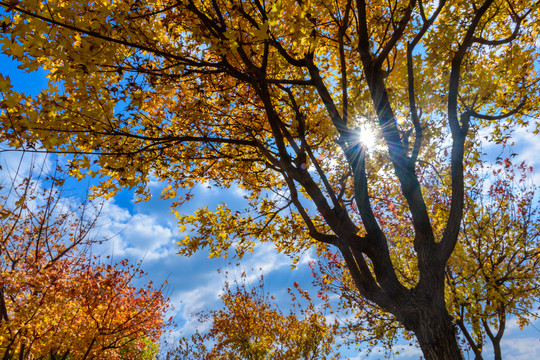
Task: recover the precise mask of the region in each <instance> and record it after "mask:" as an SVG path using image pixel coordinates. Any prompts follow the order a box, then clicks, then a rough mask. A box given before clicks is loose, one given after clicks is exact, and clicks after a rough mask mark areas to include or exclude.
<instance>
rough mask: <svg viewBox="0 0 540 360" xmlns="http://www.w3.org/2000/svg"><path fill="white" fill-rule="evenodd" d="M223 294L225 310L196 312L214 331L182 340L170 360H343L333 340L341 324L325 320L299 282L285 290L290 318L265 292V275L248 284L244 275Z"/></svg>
mask: <svg viewBox="0 0 540 360" xmlns="http://www.w3.org/2000/svg"><path fill="white" fill-rule="evenodd" d="M226 276H227V275H226ZM223 291H224V293H223V294H222V295H221V302H222V304H223V308H222V309H219V310H211V311H206V312H202V313H200V314H198V320H199V321H200V322H201V323H211V326H210V329H209V330H208V331H207V332H204V333H200V332H196V333H195V334H194V335H192V336H191V337H189V338H185V337H184V338H181V339H180V341H179V344H178V345H177V346H176V347H175V348H174V349H173V350H171V351H169V353H168V354H167V359H168V360H173V359H174V360H176V359H178V360H191V359H193V360H195V359H204V360H211V359H251V360H264V359H276V360H280V359H282V360H287V359H312V360H325V359H339V354H338V353H336V343H335V337H334V332H335V330H336V328H337V326H338V323H337V322H336V321H330V320H327V319H326V318H325V315H324V312H323V311H322V309H320V308H318V307H316V306H315V304H314V303H313V301H312V300H311V297H310V296H309V294H308V293H307V292H306V291H305V290H303V289H302V288H301V287H300V286H299V285H298V283H296V282H295V283H294V289H291V288H288V289H287V292H288V293H289V295H290V297H291V303H290V306H291V309H290V311H289V313H288V314H284V313H283V311H282V310H281V309H280V308H279V306H278V305H277V304H276V300H275V298H274V297H273V296H272V295H270V294H269V293H268V292H265V289H264V277H263V276H262V275H261V277H260V279H259V283H258V284H250V283H249V281H248V277H247V275H246V273H245V272H242V274H241V278H240V280H235V281H234V282H233V283H232V284H231V283H229V282H228V281H227V282H226V283H225V286H224V289H223ZM303 303H304V304H303Z"/></svg>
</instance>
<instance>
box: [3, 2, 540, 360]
mask: <svg viewBox="0 0 540 360" xmlns="http://www.w3.org/2000/svg"><path fill="white" fill-rule="evenodd" d="M0 4H2V6H3V7H4V9H5V14H4V15H3V20H2V24H3V25H2V30H3V34H4V35H3V36H2V37H1V38H0V42H1V43H2V50H3V51H4V53H5V54H8V55H10V56H12V57H13V59H15V60H17V61H20V62H21V68H23V69H27V70H29V71H31V70H35V69H37V68H39V67H42V68H44V69H47V71H48V79H49V82H50V84H49V87H48V88H47V89H44V90H43V92H42V93H41V94H40V95H38V96H35V97H30V96H27V95H25V94H24V93H21V92H17V91H13V89H11V88H10V82H9V79H7V78H6V77H3V78H2V80H1V81H0V90H2V91H3V93H2V109H3V111H2V114H1V115H0V118H1V120H2V121H1V123H0V124H1V128H0V131H2V134H3V138H4V139H6V140H7V141H8V143H9V144H10V146H12V147H14V148H18V149H21V148H23V149H27V150H32V149H36V150H38V149H44V150H46V151H56V152H61V153H73V154H76V155H77V156H75V159H73V161H72V162H71V172H72V174H73V175H75V176H78V177H83V176H85V175H92V176H94V175H97V176H101V177H102V182H101V184H100V186H98V187H97V188H96V191H95V195H102V196H112V195H113V194H114V191H115V190H117V189H118V188H120V187H136V188H137V190H136V192H137V193H138V194H139V195H140V196H141V198H142V199H147V198H148V197H149V190H148V187H147V184H148V181H149V178H150V176H155V177H157V178H159V179H163V180H164V181H167V182H168V183H169V185H170V187H168V188H165V190H164V192H163V197H165V198H175V199H176V202H175V205H179V204H181V203H182V202H183V201H184V200H186V199H187V198H189V197H191V194H190V193H189V192H187V195H186V194H183V193H182V192H181V191H180V192H179V191H178V190H181V189H182V188H188V189H189V188H191V187H193V186H194V185H195V184H196V183H198V182H203V181H204V182H209V183H211V184H214V185H217V186H220V187H228V186H231V185H233V184H234V185H235V186H239V187H241V188H242V189H245V190H246V191H247V192H248V193H249V196H248V200H249V202H250V207H249V208H248V210H247V211H245V212H241V211H238V212H236V211H234V209H229V208H228V207H227V206H226V204H223V205H222V206H220V207H219V208H218V209H215V210H210V209H207V208H203V209H200V210H199V211H198V212H196V213H195V214H193V215H191V216H190V215H182V214H180V213H179V212H177V216H178V219H179V222H180V225H181V226H185V225H189V226H190V230H191V231H192V233H191V234H190V236H188V237H187V238H186V240H185V241H184V242H183V243H182V244H181V252H182V253H183V254H191V253H193V252H195V251H197V250H199V249H201V248H205V247H207V248H208V249H209V250H210V253H211V255H212V256H220V255H223V256H226V255H227V253H228V252H229V250H230V249H231V247H232V246H233V245H234V246H233V247H232V249H234V251H235V253H236V255H237V256H239V257H241V256H242V255H243V254H244V252H245V251H247V250H249V249H251V248H252V247H253V246H254V245H255V243H256V241H263V242H264V241H272V242H274V243H275V244H276V247H277V249H278V250H279V251H281V252H283V253H286V254H290V255H291V256H293V257H296V256H297V255H298V253H299V252H301V251H304V250H306V249H308V248H311V247H312V246H316V247H317V249H318V250H319V251H324V249H325V248H326V246H328V245H333V246H335V247H337V249H338V250H339V252H340V253H341V254H342V256H343V258H344V259H345V262H346V264H347V267H348V268H349V270H350V274H351V276H352V279H353V280H354V283H355V286H356V288H357V289H358V290H359V292H360V293H361V294H362V296H363V297H365V298H366V299H367V300H369V301H371V302H373V303H375V304H377V306H379V307H380V308H381V309H383V310H384V311H385V312H388V313H391V314H393V315H394V316H395V318H396V319H397V320H398V321H399V322H400V323H401V324H403V326H404V327H405V328H406V329H409V330H410V331H412V332H413V333H414V334H415V336H416V338H417V339H418V341H419V344H420V347H421V348H422V351H423V353H424V356H425V358H426V359H460V358H461V352H460V349H459V346H458V344H457V342H456V336H455V323H454V322H453V320H452V318H451V316H450V315H449V314H448V311H447V307H446V303H445V289H444V284H445V269H446V265H447V261H448V259H449V258H450V255H451V254H452V252H453V250H454V247H455V245H456V242H457V239H458V235H459V231H460V223H461V219H462V211H463V206H464V177H463V170H464V163H463V157H464V152H465V144H466V142H467V139H468V136H470V134H471V129H472V130H474V129H475V128H479V127H483V126H484V125H486V123H490V122H491V123H493V126H494V130H493V133H494V135H495V136H497V137H498V138H499V139H500V138H501V137H504V136H507V135H508V134H507V133H505V129H508V128H510V127H514V126H519V125H527V124H528V122H529V121H530V119H537V118H538V117H537V115H538V108H537V107H536V106H537V104H538V77H537V73H536V71H535V69H536V68H537V65H538V62H537V58H538V48H537V43H538V12H539V3H538V1H536V2H534V3H531V2H530V1H524V0H511V1H507V0H475V1H461V0H441V1H440V2H438V3H434V2H431V1H425V0H410V1H403V0H392V1H379V0H357V1H353V0H336V1H331V2H329V1H328V0H275V1H259V0H251V1H248V0H245V1H240V2H238V1H227V0H215V1H210V2H209V1H200V0H185V1H169V0H154V1H147V2H145V3H144V4H143V3H141V2H140V1H138V0H132V1H130V0H127V1H126V0H122V1H96V2H93V3H92V5H91V6H90V5H89V3H88V2H85V1H70V2H65V1H63V0H54V1H47V2H44V1H34V0H21V1H2V2H0ZM534 121H535V126H536V131H537V130H538V128H537V127H538V122H537V121H536V120H534ZM366 125H370V126H371V127H373V128H376V129H378V130H377V133H378V134H379V136H380V137H381V138H382V142H383V145H381V146H382V147H383V148H382V149H378V148H374V149H373V150H376V153H377V154H371V153H369V150H370V149H368V148H367V147H366V146H365V144H363V143H362V142H361V141H360V140H359V136H360V135H364V136H365V135H368V137H369V134H367V131H366V130H365V129H366V128H367V126H366ZM448 143H450V144H451V149H450V151H449V153H448V154H447V156H446V157H441V158H439V159H440V160H442V161H440V162H439V161H438V162H437V163H436V165H437V168H438V169H437V170H438V172H439V173H443V174H448V178H449V182H448V183H446V184H445V185H446V186H445V188H444V189H443V190H442V191H443V193H444V194H445V195H446V197H447V199H449V210H448V212H447V217H446V218H445V219H444V220H443V222H442V223H440V222H439V223H437V224H434V222H435V221H439V220H438V219H437V217H436V216H434V215H436V214H432V213H430V211H429V206H428V203H427V202H429V197H428V196H427V195H428V193H427V192H426V189H428V188H429V187H428V186H427V185H429V184H425V183H424V180H425V177H424V176H423V175H422V173H423V172H424V171H426V169H428V168H429V166H427V165H426V162H429V161H430V160H431V157H432V155H433V153H434V151H435V150H436V149H437V148H440V147H441V146H446V144H448ZM38 151H39V150H38ZM388 179H395V180H396V181H397V183H399V193H400V196H402V198H403V199H404V203H405V204H406V206H407V208H408V212H407V213H406V214H407V216H410V218H411V222H410V224H412V225H411V226H410V227H409V228H408V232H409V233H410V234H411V236H410V238H413V239H414V241H413V242H412V244H410V245H408V250H409V252H410V253H411V254H413V255H414V258H415V261H414V263H412V264H410V265H409V267H410V269H402V268H400V267H399V266H398V265H397V264H396V263H395V262H394V261H393V259H395V256H396V253H398V252H397V251H396V248H395V247H396V246H398V247H399V244H400V243H399V241H395V240H396V239H394V238H393V234H392V233H385V232H384V231H383V228H382V226H381V219H379V218H378V216H379V215H381V214H380V213H376V212H375V211H374V201H373V200H374V198H373V196H372V192H373V191H374V190H376V189H379V188H381V187H384V184H385V182H387V180H388ZM398 250H399V251H402V249H398ZM405 272H410V274H411V276H412V274H414V275H415V278H414V281H413V282H408V281H406V280H405V279H403V277H402V274H403V273H405Z"/></svg>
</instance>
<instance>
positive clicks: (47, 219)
mask: <svg viewBox="0 0 540 360" xmlns="http://www.w3.org/2000/svg"><path fill="white" fill-rule="evenodd" d="M32 169H35V167H32ZM33 175H35V174H29V175H28V176H26V177H23V178H22V179H21V178H20V177H17V176H15V177H14V178H12V184H11V186H9V185H8V186H7V187H1V188H0V190H1V195H0V199H1V200H2V203H1V204H0V235H1V238H0V241H1V242H0V315H1V318H0V324H1V326H0V353H2V356H1V357H0V358H1V359H3V360H10V359H20V360H26V359H51V360H53V359H73V358H77V359H104V358H107V359H125V358H137V357H138V355H139V354H142V353H144V352H145V351H146V348H148V346H149V342H150V343H151V342H156V341H158V339H159V337H160V334H161V332H162V331H163V327H164V326H165V322H164V320H163V317H164V315H165V312H166V310H167V308H168V300H166V299H164V298H163V295H162V293H161V290H160V289H155V288H154V287H153V286H152V285H151V283H149V284H148V285H146V286H143V287H136V286H134V284H133V280H134V279H136V278H140V277H142V276H144V273H143V272H142V271H141V270H140V269H139V268H138V267H135V266H133V265H129V264H128V263H127V261H121V262H120V263H119V264H116V265H106V264H103V263H102V262H101V261H100V259H98V258H95V257H90V256H88V255H87V252H88V251H89V249H90V246H91V244H92V243H93V242H95V240H94V239H93V238H92V237H91V231H92V229H93V228H94V227H95V224H96V219H97V215H98V212H97V210H98V209H93V208H92V206H91V205H90V204H89V203H86V202H85V203H83V204H82V205H80V206H75V207H74V206H72V204H71V203H70V202H69V201H68V199H66V198H64V197H63V195H64V194H63V193H62V183H63V179H62V178H61V177H58V176H51V177H45V176H43V175H40V173H39V174H37V176H33Z"/></svg>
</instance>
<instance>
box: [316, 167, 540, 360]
mask: <svg viewBox="0 0 540 360" xmlns="http://www.w3.org/2000/svg"><path fill="white" fill-rule="evenodd" d="M532 175H533V173H532V168H530V167H527V166H526V165H525V164H524V163H521V164H520V165H518V166H516V165H513V164H512V163H511V160H510V158H505V159H504V160H503V159H500V160H499V161H498V163H497V165H496V166H488V165H487V164H486V163H485V162H480V163H479V164H476V165H475V166H474V168H473V171H470V172H467V174H466V176H465V178H466V180H467V186H466V189H467V190H466V196H465V212H464V219H463V222H462V225H461V227H462V230H461V233H460V241H459V242H458V244H457V247H456V250H455V251H454V253H453V254H452V257H451V258H450V260H449V262H448V265H447V268H446V281H447V288H446V300H447V304H448V308H449V312H450V314H451V316H452V317H453V318H454V319H455V322H456V324H457V325H458V326H459V329H460V331H461V335H462V338H463V341H464V342H466V344H467V348H468V349H469V350H471V351H472V352H473V353H474V355H475V359H477V360H480V359H483V356H482V351H483V350H484V348H485V344H486V341H489V342H490V343H491V346H492V348H493V353H494V358H495V359H497V360H499V359H502V354H501V346H500V344H501V339H502V337H503V335H504V331H505V329H506V322H507V320H508V318H509V317H510V316H514V317H515V318H517V320H518V323H519V324H520V326H521V327H523V326H524V325H526V324H528V323H529V322H530V320H531V319H534V318H537V316H538V313H536V312H534V305H535V301H536V299H538V297H539V295H540V293H539V292H540V287H539V285H538V284H539V283H540V271H539V268H538V262H539V261H540V252H539V246H540V231H539V230H540V228H539V226H540V222H539V219H540V206H539V205H538V199H537V198H535V196H536V195H537V190H538V186H537V185H535V184H534V182H533V176H532ZM437 183H438V181H435V182H434V183H433V187H434V188H435V186H436V184H437ZM435 192H436V191H435ZM434 197H436V195H434ZM392 200H393V199H389V198H387V199H385V203H386V204H387V206H389V207H390V208H391V210H392V213H391V216H390V218H389V219H387V221H385V225H386V226H387V227H388V230H389V231H390V229H393V231H394V234H395V235H397V233H398V232H399V231H400V229H402V226H400V225H398V224H396V220H394V221H392V219H403V216H401V215H402V214H398V213H399V212H401V211H403V209H404V207H403V206H402V205H401V204H397V205H396V203H394V202H393V201H392ZM444 203H445V200H444V199H441V198H438V199H436V200H435V201H434V202H433V204H432V206H435V205H437V206H438V205H440V204H444ZM432 213H437V209H432ZM397 215H400V216H397ZM439 217H440V218H444V216H439ZM400 236H402V237H403V238H404V239H405V238H406V234H401V235H400ZM409 241H411V239H409ZM395 261H396V262H400V263H401V264H402V268H405V267H406V266H405V264H407V263H408V262H411V261H413V258H412V256H411V254H409V253H407V252H404V253H402V254H401V256H399V259H396V260H395ZM311 267H312V269H313V273H314V275H315V282H316V283H317V285H318V286H320V287H321V290H322V294H325V293H327V292H330V293H336V294H339V303H338V304H337V306H336V307H335V309H334V311H336V312H337V313H338V314H339V313H342V312H353V313H354V314H355V316H354V317H353V318H351V317H350V316H349V320H348V321H345V325H346V326H344V328H343V329H342V332H344V333H345V334H347V335H349V336H351V337H352V338H353V340H354V341H355V342H363V341H367V342H369V343H370V344H371V345H375V344H382V345H383V346H384V347H385V348H387V349H391V348H392V346H393V342H394V340H396V339H398V338H399V337H400V335H402V336H403V335H404V336H405V337H406V338H410V334H407V333H406V332H405V333H403V327H402V326H400V324H399V323H398V322H397V321H396V319H395V318H393V317H388V316H387V314H385V313H383V312H381V309H380V308H378V307H377V306H376V305H375V304H373V303H369V302H366V301H364V300H363V299H362V298H361V296H360V295H359V294H358V291H357V290H356V289H355V288H354V283H352V280H351V277H350V274H349V273H348V272H347V271H346V268H345V267H344V261H343V259H342V258H340V256H339V254H336V253H332V252H328V253H327V254H326V260H325V261H320V262H318V263H315V262H313V263H312V264H311ZM404 278H408V279H409V281H412V280H413V279H414V276H412V277H411V276H404ZM321 296H327V295H321Z"/></svg>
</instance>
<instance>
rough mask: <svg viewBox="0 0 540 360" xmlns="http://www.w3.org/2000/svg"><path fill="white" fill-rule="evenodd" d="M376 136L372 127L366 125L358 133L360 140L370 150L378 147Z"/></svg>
mask: <svg viewBox="0 0 540 360" xmlns="http://www.w3.org/2000/svg"><path fill="white" fill-rule="evenodd" d="M376 137H377V136H376V134H375V131H374V130H373V128H372V127H371V126H369V125H368V124H364V125H362V126H361V127H360V129H359V131H358V140H359V141H360V142H361V143H362V144H363V145H364V146H365V147H366V148H368V149H373V148H374V147H375V145H376Z"/></svg>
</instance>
